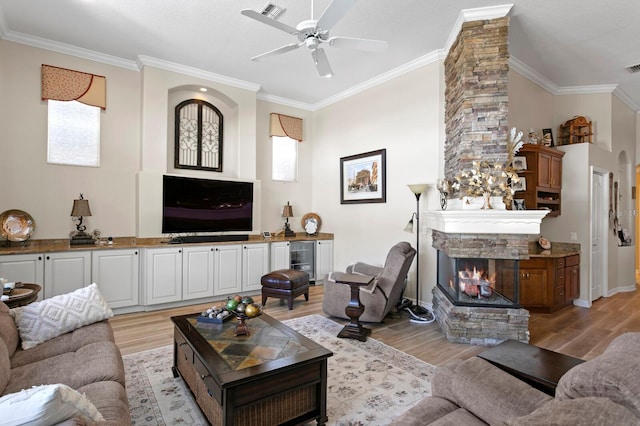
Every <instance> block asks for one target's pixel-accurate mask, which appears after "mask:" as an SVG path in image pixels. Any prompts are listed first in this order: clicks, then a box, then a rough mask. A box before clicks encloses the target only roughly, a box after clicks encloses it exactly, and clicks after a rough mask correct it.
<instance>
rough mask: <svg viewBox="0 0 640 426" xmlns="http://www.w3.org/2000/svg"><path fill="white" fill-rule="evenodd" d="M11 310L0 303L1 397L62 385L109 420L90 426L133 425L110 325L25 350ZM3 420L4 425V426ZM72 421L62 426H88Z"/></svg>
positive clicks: (85, 329) (103, 323)
mask: <svg viewBox="0 0 640 426" xmlns="http://www.w3.org/2000/svg"><path fill="white" fill-rule="evenodd" d="M9 312H10V311H9V308H8V307H7V305H5V304H4V303H2V302H0V397H2V396H5V395H8V394H14V395H15V394H16V393H18V392H20V391H21V390H23V389H29V388H31V387H33V386H39V385H48V384H57V383H62V384H64V385H67V386H69V387H71V388H73V389H75V390H77V391H78V392H79V393H80V394H84V395H85V396H86V397H87V398H88V399H89V401H91V403H93V405H94V406H95V408H97V410H98V411H99V413H100V414H101V415H102V417H103V418H104V421H103V422H102V421H101V422H98V423H95V422H90V423H91V424H99V425H113V426H116V425H117V426H122V425H129V424H131V417H130V415H129V404H128V401H127V394H126V391H125V376H124V364H123V362H122V356H121V354H120V351H119V349H118V347H117V346H116V344H115V343H114V337H113V331H112V329H111V326H110V325H109V322H108V320H104V321H100V322H96V323H93V324H91V325H85V326H83V327H80V328H78V329H76V330H74V331H71V332H69V333H66V334H63V335H61V336H58V337H55V338H53V339H51V340H48V341H46V342H44V343H41V344H39V345H37V346H35V347H33V348H30V349H27V350H23V349H22V348H21V346H20V336H19V333H18V328H17V327H16V324H15V322H14V318H13V316H11V315H10V313H9ZM3 420H6V421H9V420H11V419H0V424H4V423H3ZM87 423H88V422H85V421H83V420H82V419H81V418H77V417H74V418H71V419H69V420H66V421H64V422H63V423H61V424H64V425H68V426H71V425H83V424H87Z"/></svg>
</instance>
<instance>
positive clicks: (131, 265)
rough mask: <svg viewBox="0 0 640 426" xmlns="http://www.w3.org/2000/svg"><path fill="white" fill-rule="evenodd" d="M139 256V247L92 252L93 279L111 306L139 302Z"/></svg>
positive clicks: (132, 304) (121, 306) (122, 305)
mask: <svg viewBox="0 0 640 426" xmlns="http://www.w3.org/2000/svg"><path fill="white" fill-rule="evenodd" d="M138 258H139V256H138V250H137V249H123V250H95V251H93V252H92V253H91V281H92V282H94V283H96V284H97V285H98V288H99V289H100V293H102V295H103V296H104V298H105V299H106V300H107V302H108V303H109V307H110V308H123V307H127V306H135V305H137V304H138V303H139V298H138V295H139V293H140V288H139V282H140V279H139V275H138V273H139V269H140V267H139V265H140V262H139V259H138Z"/></svg>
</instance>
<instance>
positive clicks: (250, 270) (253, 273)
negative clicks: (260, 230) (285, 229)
mask: <svg viewBox="0 0 640 426" xmlns="http://www.w3.org/2000/svg"><path fill="white" fill-rule="evenodd" d="M267 272H269V244H268V243H262V244H243V246H242V291H256V290H257V291H260V290H262V283H261V278H262V276H263V275H264V274H266V273H267Z"/></svg>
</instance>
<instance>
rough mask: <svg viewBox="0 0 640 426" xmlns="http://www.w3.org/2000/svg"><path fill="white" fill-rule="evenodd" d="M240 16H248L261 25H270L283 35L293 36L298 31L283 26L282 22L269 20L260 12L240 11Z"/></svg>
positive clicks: (285, 25)
mask: <svg viewBox="0 0 640 426" xmlns="http://www.w3.org/2000/svg"><path fill="white" fill-rule="evenodd" d="M240 13H241V14H243V15H244V16H248V17H249V18H252V19H255V20H256V21H260V22H262V23H263V24H267V25H270V26H272V27H274V28H277V29H279V30H281V31H284V32H285V33H289V34H293V35H297V34H298V30H297V29H295V28H293V27H290V26H289V25H287V24H283V23H282V22H278V21H276V20H275V19H271V18H268V17H266V16H264V15H263V14H262V13H260V12H256V11H255V10H251V9H242V10H241V11H240Z"/></svg>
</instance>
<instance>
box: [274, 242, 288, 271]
mask: <svg viewBox="0 0 640 426" xmlns="http://www.w3.org/2000/svg"><path fill="white" fill-rule="evenodd" d="M290 245H291V244H290V243H289V241H278V242H275V243H271V270H272V271H277V270H278V269H289V268H290V267H291V251H290V248H289V247H290Z"/></svg>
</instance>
